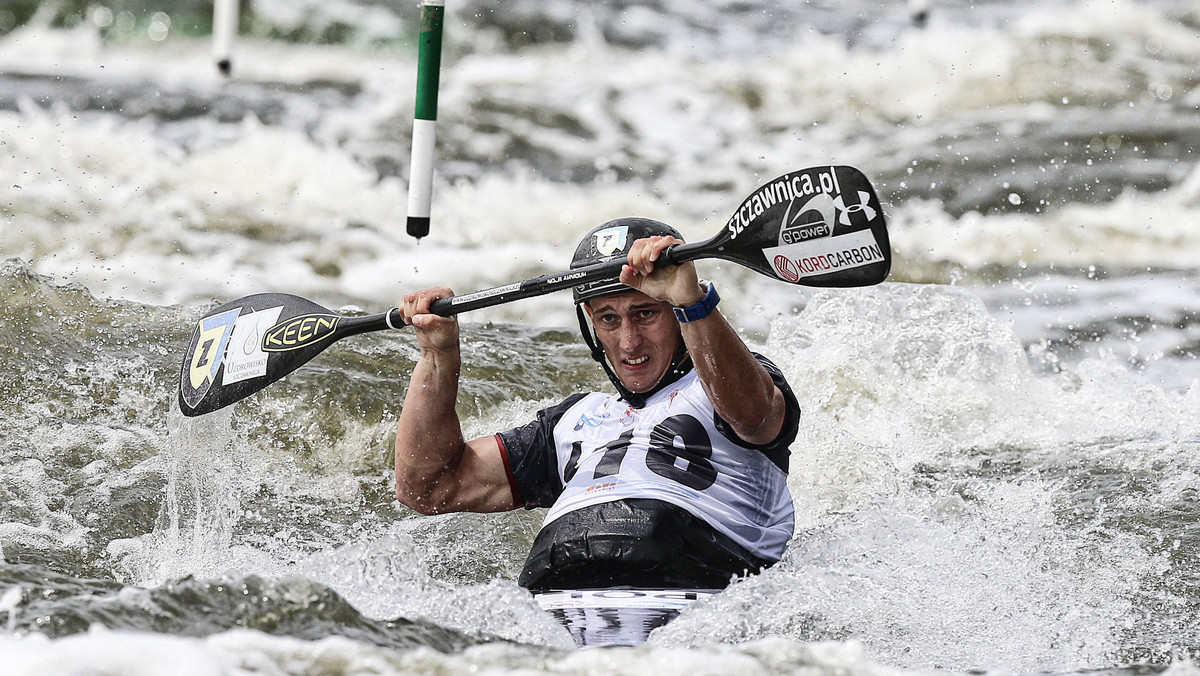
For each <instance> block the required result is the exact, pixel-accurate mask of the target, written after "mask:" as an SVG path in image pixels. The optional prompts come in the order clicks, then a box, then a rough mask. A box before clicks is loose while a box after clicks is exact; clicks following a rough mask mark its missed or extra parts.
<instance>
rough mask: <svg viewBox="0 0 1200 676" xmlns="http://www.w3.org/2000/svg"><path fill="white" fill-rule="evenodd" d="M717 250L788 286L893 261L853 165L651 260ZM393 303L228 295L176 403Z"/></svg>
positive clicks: (206, 325) (617, 269) (751, 207)
mask: <svg viewBox="0 0 1200 676" xmlns="http://www.w3.org/2000/svg"><path fill="white" fill-rule="evenodd" d="M702 258H719V259H723V260H727V261H731V262H734V263H737V264H738V265H742V266H744V267H747V268H750V269H751V270H754V271H755V272H758V273H761V274H763V275H766V276H768V277H773V278H775V279H778V280H780V281H784V282H787V283H789V284H799V285H803V286H813V287H855V286H870V285H872V284H878V283H880V282H882V281H883V280H884V278H886V277H887V275H888V271H889V270H890V269H891V264H892V254H891V249H890V246H889V243H888V233H887V225H886V222H885V220H884V215H883V209H882V207H881V206H880V204H879V198H878V197H877V196H876V195H875V189H874V188H873V187H872V186H871V183H870V181H869V180H867V177H866V176H864V175H863V174H862V172H860V171H858V170H857V169H855V168H853V167H847V166H821V167H813V168H809V169H804V170H802V171H795V172H791V173H788V174H784V175H783V176H780V177H779V178H776V179H774V180H773V181H771V182H769V183H767V184H766V185H764V186H762V187H760V188H759V189H758V190H756V191H755V192H754V193H753V194H751V195H750V196H749V197H747V198H746V199H745V200H744V201H743V202H742V204H741V206H740V207H738V209H737V211H735V212H734V213H733V215H732V216H730V217H729V220H728V221H727V222H726V223H725V227H724V228H723V229H722V230H721V231H720V232H718V233H717V234H716V235H714V236H713V237H712V238H711V239H708V240H705V241H702V242H697V243H687V244H677V245H675V246H672V247H669V248H668V249H666V250H665V251H664V252H663V254H662V255H661V256H660V259H659V261H658V263H657V264H658V265H679V264H681V263H684V262H686V261H691V260H699V259H702ZM624 264H625V258H624V257H617V258H614V259H611V260H608V261H604V262H600V263H595V264H593V265H588V266H585V267H580V268H575V269H571V270H566V271H563V272H558V273H554V274H549V275H541V276H538V277H533V278H530V279H526V280H524V281H521V282H516V283H513V284H507V285H504V286H497V287H493V288H490V289H484V290H481V291H476V292H474V293H468V294H464V295H461V296H451V297H449V298H441V299H439V300H437V301H434V303H433V304H432V306H431V307H430V309H431V311H432V312H433V313H435V314H438V315H441V316H443V317H449V316H452V315H456V314H459V313H460V312H467V311H469V310H479V309H482V308H486V307H492V306H494V305H501V304H504V303H509V302H512V301H515V300H520V299H523V298H532V297H534V296H542V295H545V294H548V293H551V292H554V291H559V290H561V289H568V288H570V287H573V286H577V285H580V284H584V283H586V282H594V281H600V280H605V279H615V278H616V277H618V276H619V275H620V274H621V267H622V266H623V265H624ZM404 325H405V324H404V321H403V320H402V319H401V317H400V311H399V309H397V308H392V309H390V310H388V311H387V312H383V313H379V314H373V315H365V316H345V315H340V314H336V313H334V312H331V311H330V310H327V309H325V308H323V307H321V306H320V305H317V304H316V303H313V302H312V301H309V300H305V299H304V298H300V297H298V296H293V295H290V294H284V293H260V294H255V295H252V296H247V297H245V298H241V299H238V300H235V301H232V302H229V303H226V304H224V305H222V306H220V307H218V308H216V309H215V310H212V311H211V312H209V313H208V314H206V315H204V316H203V317H201V318H200V320H199V321H198V322H197V323H196V328H195V330H194V331H193V332H192V337H191V340H190V342H189V343H188V348H187V351H186V352H185V353H184V356H183V364H182V366H181V369H180V374H179V409H180V410H181V411H183V414H184V415H187V416H198V415H203V414H205V413H211V412H212V411H215V410H217V409H220V408H223V407H225V406H228V405H229V404H232V403H234V402H237V401H240V400H242V399H245V398H246V397H248V396H250V395H251V394H254V393H255V392H258V391H259V390H261V389H263V388H265V387H267V386H268V385H270V384H271V383H273V382H275V381H277V380H279V379H280V378H283V377H284V376H286V375H288V374H289V373H291V372H292V371H295V370H296V369H298V368H300V367H301V366H303V365H304V364H305V363H307V362H308V361H309V360H310V359H312V358H313V357H315V356H317V355H318V354H320V353H321V352H322V351H323V350H325V348H327V347H329V346H330V345H332V344H333V343H334V341H337V340H341V339H342V338H345V337H347V336H353V335H356V334H359V333H366V332H368V331H380V330H383V329H398V328H401V327H402V326H404Z"/></svg>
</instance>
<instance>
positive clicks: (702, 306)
mask: <svg viewBox="0 0 1200 676" xmlns="http://www.w3.org/2000/svg"><path fill="white" fill-rule="evenodd" d="M720 302H721V296H720V295H719V294H718V293H717V287H716V286H714V285H713V283H712V282H709V283H708V290H707V291H706V292H705V294H704V297H703V298H701V299H700V302H699V303H696V304H695V305H689V306H687V307H675V306H673V305H672V306H671V309H672V310H674V311H675V318H676V319H678V320H679V321H680V323H683V324H687V323H689V322H696V321H700V320H701V319H704V318H705V317H707V316H709V315H710V314H712V311H713V310H715V309H716V308H717V303H720Z"/></svg>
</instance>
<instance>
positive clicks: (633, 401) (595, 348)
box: [575, 303, 693, 408]
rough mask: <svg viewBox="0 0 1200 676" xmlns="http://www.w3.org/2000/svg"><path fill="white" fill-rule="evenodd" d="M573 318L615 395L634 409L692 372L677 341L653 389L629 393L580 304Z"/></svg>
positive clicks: (685, 352)
mask: <svg viewBox="0 0 1200 676" xmlns="http://www.w3.org/2000/svg"><path fill="white" fill-rule="evenodd" d="M575 316H576V317H578V318H579V332H580V333H581V334H583V340H584V342H586V343H587V345H588V348H590V349H591V351H592V359H595V360H596V361H597V362H599V363H600V367H601V368H603V369H604V373H605V374H607V375H608V379H609V380H610V381H612V384H613V387H616V388H617V394H620V395H621V398H622V399H624V400H625V401H627V402H629V405H630V406H633V407H634V408H642V407H643V406H645V405H646V399H648V398H650V397H651V396H652V395H653V394H654V393H656V392H658V391H659V390H661V389H663V388H665V387H667V386H669V385H671V384H672V383H674V382H675V381H677V380H679V379H680V378H682V377H684V376H685V375H687V374H688V372H689V371H691V370H692V366H693V365H692V358H691V355H689V354H688V351H687V347H686V346H685V345H684V344H683V341H682V340H681V341H679V349H677V350H676V351H675V356H674V357H673V358H672V359H671V366H670V368H668V369H667V372H666V373H664V374H663V377H662V378H660V379H659V381H658V382H657V383H655V385H654V387H652V388H650V389H649V390H647V391H646V392H641V393H638V392H631V391H630V390H629V388H628V387H625V384H624V383H622V382H621V379H620V378H618V377H617V374H616V372H614V371H613V368H612V365H611V364H609V363H608V358H607V356H606V355H605V354H604V347H603V346H602V345H601V344H600V337H599V336H597V335H596V333H595V329H593V328H592V327H591V326H590V325H589V324H588V321H587V312H585V311H584V309H583V305H582V303H581V304H579V305H576V306H575Z"/></svg>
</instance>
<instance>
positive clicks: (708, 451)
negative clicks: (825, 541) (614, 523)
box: [543, 370, 794, 561]
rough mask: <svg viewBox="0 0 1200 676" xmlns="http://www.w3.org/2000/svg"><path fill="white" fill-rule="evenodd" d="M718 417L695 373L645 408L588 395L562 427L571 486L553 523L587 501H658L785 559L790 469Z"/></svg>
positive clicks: (562, 469) (560, 450)
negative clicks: (727, 429) (730, 434)
mask: <svg viewBox="0 0 1200 676" xmlns="http://www.w3.org/2000/svg"><path fill="white" fill-rule="evenodd" d="M714 416H715V412H714V410H713V406H712V403H710V402H709V400H708V397H707V395H705V393H704V390H703V387H702V385H701V383H700V379H699V377H698V376H697V374H696V372H695V371H694V370H693V371H692V372H690V373H688V374H687V375H685V376H684V377H683V378H681V379H679V381H678V382H676V383H674V384H673V385H671V386H669V387H667V388H664V389H663V390H662V391H660V392H657V393H655V394H654V395H653V396H652V397H650V399H649V400H648V401H647V402H646V405H645V406H644V407H642V408H640V409H637V408H634V407H632V406H630V405H629V404H628V403H626V402H624V401H622V400H621V399H620V398H619V397H617V396H616V395H605V394H600V393H592V394H588V395H585V396H584V397H583V398H582V399H580V400H579V401H578V402H576V403H575V404H574V405H573V406H571V407H570V408H569V409H567V411H566V412H565V414H564V415H563V416H562V417H561V418H560V419H559V421H558V423H557V424H556V425H555V427H554V434H553V437H554V443H555V452H556V453H557V455H558V473H559V479H561V480H562V484H563V490H562V493H561V495H559V497H558V499H557V500H555V502H554V505H553V506H552V507H551V508H550V511H549V513H548V514H547V515H546V521H545V524H549V523H550V522H552V521H554V520H555V519H557V518H558V517H560V516H562V515H563V514H566V513H567V512H570V511H573V510H576V509H579V508H581V507H586V506H590V505H595V504H599V503H603V502H610V501H614V500H623V499H627V498H650V499H656V500H662V501H664V502H668V503H671V504H673V505H677V506H679V507H682V508H683V509H686V510H688V511H689V512H691V513H692V514H694V515H695V516H697V517H699V518H701V519H704V521H706V522H707V523H709V524H710V525H712V526H713V527H714V528H715V529H717V530H719V531H721V532H722V533H724V534H725V535H727V536H729V537H730V538H732V539H733V541H734V542H736V543H737V544H739V545H741V546H742V547H745V548H746V549H747V550H748V551H750V552H752V553H753V554H755V555H757V556H759V557H761V558H763V559H767V560H771V561H777V560H779V558H780V557H781V556H782V555H783V550H784V547H785V546H786V545H787V542H788V540H789V539H791V536H792V530H793V526H794V514H793V508H792V499H791V495H790V494H789V493H788V489H787V475H786V473H785V472H784V471H783V470H782V469H780V468H779V467H778V466H776V465H775V464H774V463H772V462H771V461H770V460H769V459H768V458H767V456H766V455H764V454H763V453H762V452H761V451H759V450H757V449H754V448H746V447H744V446H741V445H739V444H737V443H734V442H733V441H730V440H729V439H727V438H726V437H725V436H723V435H722V434H721V433H720V432H719V431H718V430H717V427H716V424H715V423H714ZM545 524H543V527H544V526H545Z"/></svg>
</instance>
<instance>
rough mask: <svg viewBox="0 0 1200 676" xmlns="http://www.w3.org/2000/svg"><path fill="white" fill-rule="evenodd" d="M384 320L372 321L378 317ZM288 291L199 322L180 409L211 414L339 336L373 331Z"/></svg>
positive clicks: (182, 375) (182, 378)
mask: <svg viewBox="0 0 1200 676" xmlns="http://www.w3.org/2000/svg"><path fill="white" fill-rule="evenodd" d="M376 317H378V316H375V317H372V318H370V319H375V318H376ZM366 319H368V318H366V317H345V316H343V315H339V314H335V313H333V312H330V311H329V310H327V309H325V308H323V307H321V306H320V305H317V304H316V303H313V302H311V301H308V300H305V299H303V298H300V297H299V296H292V295H289V294H284V293H260V294H256V295H253V296H247V297H245V298H241V299H239V300H235V301H233V302H230V303H226V304H224V305H222V306H221V307H218V308H217V309H215V310H213V311H212V312H209V313H208V314H206V315H205V316H204V317H202V318H200V321H198V322H197V323H196V328H195V330H194V331H192V337H191V341H190V342H189V343H188V348H187V351H186V352H185V353H184V356H183V364H182V366H181V368H180V372H179V410H180V411H182V412H183V414H184V415H187V416H197V415H203V414H205V413H210V412H212V411H215V410H217V409H219V408H222V407H224V406H228V405H229V404H232V403H234V402H236V401H239V400H241V399H244V398H246V397H248V396H250V395H251V394H254V393H255V392H258V391H259V390H261V389H263V388H264V387H266V386H267V385H270V384H271V383H273V382H275V381H276V380H279V379H280V378H282V377H284V376H286V375H287V374H289V373H291V372H292V371H295V370H296V369H298V368H300V366H302V365H303V364H304V363H305V362H307V361H308V360H310V359H312V358H313V357H315V356H316V355H317V354H319V353H320V352H321V351H322V350H324V349H325V348H326V347H328V346H329V345H330V344H331V343H332V342H333V341H335V340H337V339H338V338H341V337H344V336H346V335H350V334H352V333H361V332H362V331H363V330H371V329H372V328H376V327H374V326H372V327H370V328H367V327H364V326H363V323H364V321H363V320H366Z"/></svg>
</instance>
